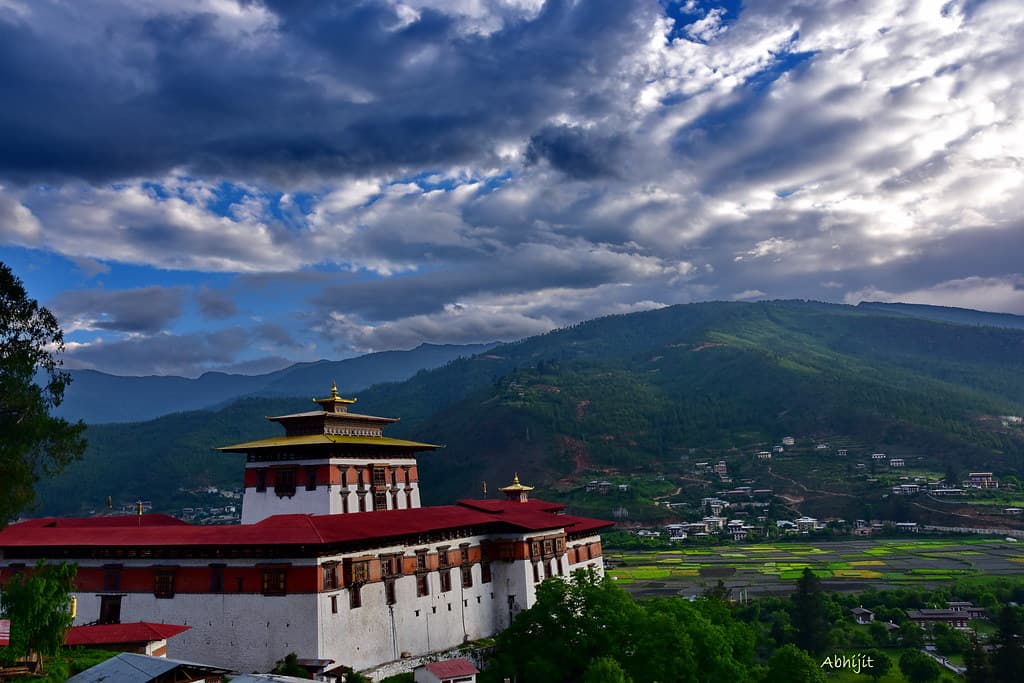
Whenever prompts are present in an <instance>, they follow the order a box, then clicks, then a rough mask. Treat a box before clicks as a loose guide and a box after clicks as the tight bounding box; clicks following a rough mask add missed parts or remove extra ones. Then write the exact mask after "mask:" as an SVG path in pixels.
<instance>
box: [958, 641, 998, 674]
mask: <svg viewBox="0 0 1024 683" xmlns="http://www.w3.org/2000/svg"><path fill="white" fill-rule="evenodd" d="M964 665H965V666H966V667H967V670H966V671H965V672H964V680H966V681H967V683H991V681H992V666H991V663H990V662H989V657H988V653H987V652H985V648H983V647H982V646H981V643H979V642H978V638H977V637H974V638H972V639H971V648H970V649H969V650H968V651H967V652H965V653H964Z"/></svg>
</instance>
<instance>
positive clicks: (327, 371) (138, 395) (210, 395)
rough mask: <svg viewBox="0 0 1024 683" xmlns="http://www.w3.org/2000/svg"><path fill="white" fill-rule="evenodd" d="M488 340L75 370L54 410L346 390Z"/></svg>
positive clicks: (132, 416)
mask: <svg viewBox="0 0 1024 683" xmlns="http://www.w3.org/2000/svg"><path fill="white" fill-rule="evenodd" d="M495 344H496V342H495V343H490V344H467V345H456V344H443V345H441V344H420V345H419V346H417V347H416V348H414V349H411V350H409V351H381V352H378V353H370V354H366V355H364V356H358V357H356V358H348V359H345V360H340V361H329V360H319V361H315V362H312V363H296V364H295V365H291V366H289V367H287V368H283V369H281V370H277V371H275V372H270V373H266V374H262V375H235V374H227V373H223V372H207V373H205V374H203V375H201V376H200V377H197V378H195V379H190V378H186V377H171V376H157V375H153V376H149V377H122V376H119V375H110V374H107V373H104V372H98V371H95V370H71V371H70V372H71V376H72V383H71V385H70V386H69V387H68V389H67V393H66V395H65V397H64V402H63V403H62V404H61V406H60V407H59V408H58V409H57V410H56V411H55V412H56V414H57V415H59V416H60V417H63V418H66V419H69V420H73V421H74V420H84V421H85V422H86V423H88V424H103V423H110V422H140V421H143V420H151V419H154V418H157V417H160V416H162V415H169V414H171V413H178V412H182V411H188V410H203V409H210V408H215V407H217V406H223V405H225V404H227V403H230V402H233V401H237V400H238V399H240V398H243V397H246V396H304V395H306V394H312V393H316V392H320V393H324V392H326V391H327V389H328V388H329V387H330V384H329V383H330V382H331V381H332V380H335V381H337V382H338V387H339V389H341V390H342V391H343V392H345V393H346V394H352V393H353V392H357V391H362V390H363V389H365V388H367V387H370V386H373V385H374V384H379V383H381V382H399V381H402V380H405V379H408V378H409V377H412V376H413V375H415V374H416V373H417V372H419V371H420V370H429V369H432V368H437V367H440V366H442V365H444V364H445V363H448V362H450V361H452V360H455V359H456V358H459V357H462V356H473V355H475V354H477V353H482V352H484V351H486V350H487V349H490V348H492V347H493V346H495Z"/></svg>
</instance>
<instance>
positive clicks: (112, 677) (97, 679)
mask: <svg viewBox="0 0 1024 683" xmlns="http://www.w3.org/2000/svg"><path fill="white" fill-rule="evenodd" d="M179 667H181V668H186V669H193V670H198V671H200V672H203V673H209V674H217V673H228V672H230V669H224V668H221V667H216V666H209V665H207V664H197V663H195V662H183V661H179V660H176V659H165V658H163V657H149V656H147V655H137V654H133V653H131V652H122V653H121V654H119V655H117V656H116V657H111V658H110V659H108V660H107V661H105V662H102V663H100V664H97V665H96V666H94V667H92V668H91V669H86V670H85V671H83V672H82V673H80V674H77V675H75V676H72V677H71V678H69V679H68V683H149V682H150V681H152V680H153V679H155V678H157V677H158V676H162V675H163V674H166V673H168V672H169V671H174V670H175V669H177V668H179Z"/></svg>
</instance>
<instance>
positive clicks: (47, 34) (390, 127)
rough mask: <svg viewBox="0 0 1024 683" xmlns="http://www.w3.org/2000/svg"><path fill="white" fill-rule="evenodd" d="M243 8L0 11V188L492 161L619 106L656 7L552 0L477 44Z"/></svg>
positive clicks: (440, 21)
mask: <svg viewBox="0 0 1024 683" xmlns="http://www.w3.org/2000/svg"><path fill="white" fill-rule="evenodd" d="M243 7H244V8H246V9H247V10H248V11H249V12H250V13H253V14H259V13H260V12H262V14H261V15H259V17H258V18H259V20H260V21H259V23H258V24H257V25H255V26H245V27H241V28H239V27H235V26H233V25H232V24H231V23H230V17H226V16H217V15H215V14H213V13H193V14H189V13H188V12H187V11H185V10H181V9H178V10H171V9H168V10H167V11H166V13H164V14H159V15H149V16H146V15H144V14H143V9H140V8H137V7H132V6H128V7H127V8H122V9H121V10H116V9H115V8H113V7H110V6H100V7H97V8H94V10H91V14H90V13H88V12H86V10H85V8H82V7H79V6H77V5H74V4H73V5H70V6H69V5H56V4H48V3H39V4H38V5H32V6H30V9H29V11H28V13H27V14H25V15H18V14H16V13H13V12H7V13H3V12H0V98H2V99H3V101H4V102H5V106H4V107H3V109H2V111H0V176H6V177H8V178H12V179H16V180H23V181H28V180H36V179H45V178H60V177H69V176H71V177H81V178H85V179H89V180H94V181H99V180H104V179H112V178H118V177H127V176H137V175H140V174H153V173H159V172H161V171H166V170H167V169H170V168H181V167H186V168H191V169H192V170H193V171H195V172H200V173H208V174H219V175H234V176H235V177H271V178H274V179H277V180H280V181H286V180H291V181H294V180H295V179H296V178H302V177H310V176H315V175H317V174H338V173H363V172H370V171H380V170H388V169H394V168H398V167H404V166H409V165H422V164H445V163H454V162H459V161H464V160H467V159H469V158H471V157H472V158H482V157H486V156H487V155H488V154H489V153H490V150H491V149H492V147H493V145H494V144H495V143H497V142H499V141H500V140H501V139H503V138H507V137H514V138H516V139H520V138H523V137H528V136H529V135H530V134H532V133H533V132H534V129H535V128H537V127H540V126H543V125H544V121H545V119H547V118H548V117H550V116H553V115H555V114H564V113H570V114H571V113H572V112H574V111H575V112H583V113H586V114H587V115H599V114H602V113H606V112H608V111H610V110H611V109H613V108H614V107H616V106H618V104H617V93H618V91H616V90H610V89H609V90H606V88H607V84H606V83H605V80H606V76H607V74H608V73H610V72H613V71H614V69H615V66H616V64H617V63H618V62H619V61H620V60H621V58H622V57H623V56H624V55H627V54H629V50H630V49H631V46H632V45H634V44H635V42H636V38H637V37H638V36H639V35H641V31H642V30H643V26H642V25H641V22H640V21H637V20H636V19H637V17H638V16H640V15H649V14H650V13H651V12H655V11H656V10H657V7H656V5H654V4H650V5H648V4H646V3H623V2H618V1H617V0H601V1H594V2H585V3H573V2H568V1H566V0H553V1H551V2H548V3H546V4H545V5H544V7H543V8H542V9H541V11H540V12H539V13H537V14H536V15H535V16H528V15H524V14H518V15H517V14H513V13H511V12H508V13H506V16H503V17H501V21H502V22H503V23H502V25H501V26H500V28H498V30H494V31H492V32H489V33H487V32H479V31H478V32H473V31H471V30H467V29H466V27H465V26H463V25H462V24H460V23H459V22H457V21H456V19H454V18H453V17H451V16H447V15H444V14H441V13H440V12H438V11H436V10H430V9H423V10H421V11H420V12H419V16H418V17H417V18H415V19H413V20H410V19H409V18H408V17H403V16H401V15H400V14H399V13H398V10H397V9H396V7H395V6H394V5H392V4H391V3H385V2H369V1H368V2H360V3H350V2H324V3H292V2H281V3H276V2H270V3H267V4H266V5H259V4H256V3H250V4H247V5H244V6H243ZM268 10H269V11H268ZM73 30H74V31H77V32H79V33H80V35H79V36H78V37H77V38H76V39H75V40H68V39H67V36H66V34H67V33H68V32H71V31H73ZM570 85H571V88H570ZM571 92H583V93H586V95H585V96H583V97H574V96H573V95H572V94H571ZM553 163H554V162H553ZM591 166H593V164H591ZM585 168H586V165H584V169H585Z"/></svg>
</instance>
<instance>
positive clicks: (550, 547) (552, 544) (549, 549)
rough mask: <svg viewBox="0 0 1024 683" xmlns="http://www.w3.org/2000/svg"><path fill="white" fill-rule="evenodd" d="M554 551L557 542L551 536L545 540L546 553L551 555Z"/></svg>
mask: <svg viewBox="0 0 1024 683" xmlns="http://www.w3.org/2000/svg"><path fill="white" fill-rule="evenodd" d="M553 552H555V542H554V541H553V540H552V539H550V538H549V539H548V540H546V541H544V554H545V555H550V554H551V553H553Z"/></svg>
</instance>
